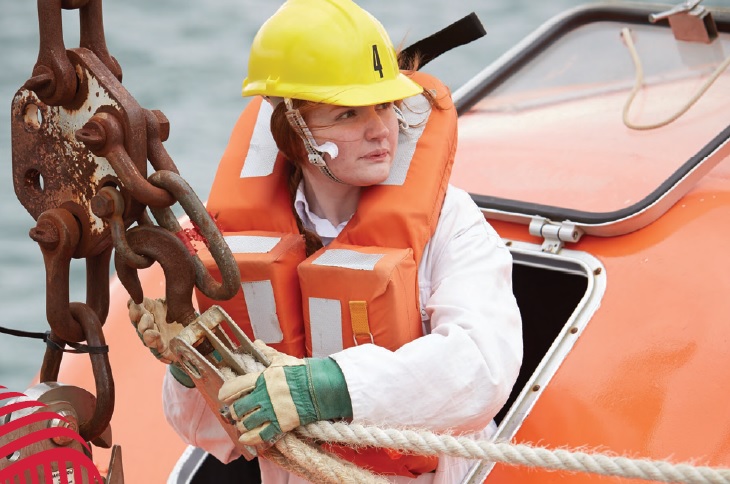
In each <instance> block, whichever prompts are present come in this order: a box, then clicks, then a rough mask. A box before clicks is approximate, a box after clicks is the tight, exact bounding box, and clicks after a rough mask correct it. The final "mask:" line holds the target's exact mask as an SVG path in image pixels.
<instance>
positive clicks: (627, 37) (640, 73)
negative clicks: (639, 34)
mask: <svg viewBox="0 0 730 484" xmlns="http://www.w3.org/2000/svg"><path fill="white" fill-rule="evenodd" d="M621 37H622V38H623V39H624V42H626V47H627V48H628V49H629V53H630V54H631V59H632V60H633V61H634V67H635V68H636V80H635V82H634V88H633V89H632V90H631V94H629V97H628V99H626V104H624V110H623V121H624V124H625V125H626V126H627V127H628V128H631V129H636V130H648V129H655V128H660V127H662V126H666V125H668V124H669V123H671V122H673V121H675V120H676V119H677V118H679V117H680V116H682V115H683V114H684V113H686V112H687V111H688V110H689V108H691V107H692V106H693V105H694V104H695V103H696V102H697V101H698V100H699V99H700V98H701V97H702V96H703V95H704V94H705V92H707V90H708V89H709V88H710V86H711V85H712V84H713V83H714V82H715V81H716V80H717V78H718V77H720V75H721V74H722V73H723V72H724V71H725V69H727V67H728V66H730V57H728V58H727V59H725V60H724V61H723V62H722V63H720V65H719V66H717V68H716V69H715V71H714V72H713V73H712V75H711V76H710V77H709V78H708V79H707V80H706V81H705V82H704V83H703V84H702V86H701V87H700V89H699V90H698V91H697V92H696V93H695V94H694V96H692V97H691V98H690V100H689V101H687V102H686V103H685V104H684V106H682V107H681V108H680V109H679V110H678V111H677V112H676V113H674V114H672V115H671V116H669V117H668V118H666V119H664V120H662V121H658V122H656V123H649V124H636V123H633V122H632V121H630V120H629V111H630V110H631V105H632V104H633V102H634V98H635V97H636V94H637V93H638V92H639V91H640V90H641V87H642V86H643V84H644V68H643V66H642V64H641V59H640V58H639V54H638V52H637V51H636V46H635V45H634V40H633V38H632V37H631V30H630V29H628V28H623V29H621Z"/></svg>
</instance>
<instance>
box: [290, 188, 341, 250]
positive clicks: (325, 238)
mask: <svg viewBox="0 0 730 484" xmlns="http://www.w3.org/2000/svg"><path fill="white" fill-rule="evenodd" d="M294 210H296V212H297V215H299V218H300V219H301V220H302V225H304V228H305V229H307V230H311V231H312V232H314V233H316V234H317V235H319V237H320V238H321V239H322V243H323V244H324V245H328V244H329V243H330V242H332V240H333V239H334V238H335V237H337V236H338V235H340V232H342V229H344V228H345V226H346V225H347V222H349V220H345V221H344V222H342V223H341V224H339V225H337V226H334V225H333V224H332V222H330V221H329V220H327V219H326V218H322V217H320V216H319V215H317V214H316V213H314V212H312V210H311V209H310V208H309V202H307V198H306V197H305V196H304V182H303V181H302V182H300V183H299V186H298V187H297V193H296V196H295V197H294Z"/></svg>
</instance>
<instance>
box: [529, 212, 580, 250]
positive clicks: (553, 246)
mask: <svg viewBox="0 0 730 484" xmlns="http://www.w3.org/2000/svg"><path fill="white" fill-rule="evenodd" d="M530 235H534V236H537V237H542V238H543V239H544V241H543V243H542V247H541V248H540V250H542V251H543V252H550V253H552V254H557V253H558V252H560V249H562V248H563V246H564V245H565V243H566V242H573V243H575V242H578V241H579V240H580V238H581V237H582V236H583V230H581V228H580V227H577V226H576V225H575V224H574V223H572V222H567V221H563V222H552V221H550V220H548V219H546V218H542V217H534V218H533V219H532V220H530Z"/></svg>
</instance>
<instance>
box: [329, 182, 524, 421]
mask: <svg viewBox="0 0 730 484" xmlns="http://www.w3.org/2000/svg"><path fill="white" fill-rule="evenodd" d="M419 285H420V289H421V299H422V306H423V308H424V310H425V312H426V316H427V318H428V319H430V327H431V332H430V334H427V335H425V336H423V337H420V338H418V339H417V340H415V341H413V342H411V343H408V344H406V345H404V346H403V347H401V348H400V349H398V350H397V351H395V352H391V351H389V350H387V349H384V348H380V347H376V346H374V345H362V346H358V347H355V348H349V349H346V350H344V351H342V352H339V353H336V354H334V355H332V358H334V359H335V360H336V361H337V363H338V364H339V365H340V367H341V368H342V371H343V373H344V375H345V379H346V380H347V385H348V389H349V391H350V396H351V399H352V406H353V415H354V420H355V421H359V422H363V423H365V422H367V423H373V424H385V425H395V426H415V427H424V428H429V429H432V430H436V431H444V430H447V429H448V430H456V431H467V432H469V431H477V430H481V429H483V428H484V427H486V426H487V425H488V424H489V422H490V421H491V420H492V418H493V417H494V416H495V415H496V413H497V412H498V411H499V409H500V408H501V407H502V406H503V405H504V403H505V401H506V400H507V398H508V396H509V394H510V391H511V388H512V385H513V384H514V382H515V380H516V378H517V375H518V373H519V368H520V364H521V361H522V326H521V319H520V313H519V309H518V307H517V303H516V301H515V298H514V296H513V294H512V257H511V255H510V253H509V251H508V250H507V248H506V247H505V246H504V244H503V243H502V241H501V239H500V238H499V236H498V235H497V233H496V232H495V231H494V229H492V228H491V226H489V224H487V222H486V221H485V220H484V217H483V215H482V214H481V212H480V211H479V209H478V208H477V207H476V205H474V203H473V201H472V200H471V199H470V198H469V195H468V194H467V193H465V192H464V191H462V190H459V189H456V188H453V187H449V190H448V191H447V195H446V198H445V200H444V206H443V209H442V212H441V216H440V218H439V223H438V226H437V228H436V232H435V233H434V236H433V237H432V239H431V241H430V242H429V245H428V247H427V250H426V252H425V253H424V258H423V260H422V261H421V264H420V268H419Z"/></svg>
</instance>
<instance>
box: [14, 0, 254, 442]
mask: <svg viewBox="0 0 730 484" xmlns="http://www.w3.org/2000/svg"><path fill="white" fill-rule="evenodd" d="M62 9H67V10H76V9H78V10H79V16H80V29H81V36H80V46H79V47H78V48H75V49H69V50H66V48H65V45H64V41H63V35H62V25H61V24H62V22H61V10H62ZM38 19H39V29H40V49H39V54H38V60H37V62H36V64H35V66H34V68H33V72H32V75H31V78H30V79H28V81H27V82H26V83H25V84H24V86H23V87H22V88H21V89H20V90H18V92H17V93H16V95H15V97H14V99H13V102H12V114H11V132H12V159H13V163H12V164H13V184H14V186H15V192H16V194H17V197H18V200H19V201H20V202H21V204H22V205H23V206H24V207H25V208H26V210H28V212H29V213H30V214H31V215H32V216H33V218H34V219H35V220H36V226H35V227H34V228H32V229H31V230H30V234H29V235H30V237H31V238H32V239H33V240H35V241H36V242H37V243H38V245H39V247H40V249H41V252H42V253H43V259H44V264H45V268H46V314H47V319H48V323H49V326H50V328H51V332H50V337H49V340H50V342H52V343H54V344H50V343H49V346H48V348H47V351H46V354H45V356H44V360H43V364H42V367H41V381H42V382H44V381H55V380H56V378H57V376H58V370H59V367H60V362H61V358H62V355H63V351H62V348H63V347H64V346H65V345H66V344H67V343H68V344H73V343H77V342H81V341H87V342H88V344H89V348H91V350H92V351H90V353H91V354H90V357H91V360H92V368H93V372H94V378H95V382H96V392H97V394H96V398H97V401H96V409H95V411H94V414H93V417H92V418H91V419H90V420H89V421H87V422H81V423H80V433H81V435H82V437H84V438H85V439H86V440H88V441H93V440H94V439H97V438H98V437H99V436H100V435H102V433H103V432H104V431H105V430H106V429H107V427H108V424H109V421H110V420H111V415H112V412H113V408H114V382H113V379H112V373H111V368H110V365H109V359H108V353H107V351H106V345H105V340H104V334H103V330H102V326H103V324H104V322H105V320H106V317H107V314H108V311H109V280H108V274H109V263H110V259H111V253H112V249H114V261H115V268H116V270H117V274H118V276H119V279H120V281H121V282H122V284H123V285H124V286H125V288H126V289H127V291H128V292H129V294H130V296H131V297H132V299H133V300H134V301H135V302H137V303H141V302H142V299H143V293H142V287H141V285H140V283H139V278H138V277H137V270H138V269H142V268H146V267H149V266H151V265H152V264H154V263H155V262H157V263H159V264H160V265H161V266H162V269H163V271H164V275H165V281H166V289H165V290H166V298H167V303H168V313H167V314H168V320H169V321H177V322H180V323H182V324H183V325H185V324H187V323H189V322H190V321H192V320H193V319H194V318H195V309H194V307H193V305H192V292H193V289H194V287H195V286H197V287H198V288H199V289H200V290H201V291H202V292H203V293H204V294H206V295H207V296H208V297H211V298H213V299H217V300H225V299H230V298H231V297H233V296H234V295H235V294H236V293H237V292H238V290H239V284H240V283H239V281H240V278H239V273H238V267H237V265H236V263H235V261H234V259H233V256H232V254H231V252H230V249H229V248H228V246H227V244H226V243H225V241H224V240H223V237H222V235H221V234H220V231H219V230H218V228H217V227H216V224H215V221H214V220H213V219H212V218H211V217H210V215H209V214H208V213H207V211H206V210H205V207H204V206H203V204H202V202H201V201H200V199H199V198H198V197H197V195H196V194H195V193H194V191H193V190H192V189H191V188H190V186H189V185H188V183H187V182H186V181H185V180H184V179H183V178H182V177H181V176H180V175H179V172H178V170H177V168H176V166H175V163H174V162H173V160H172V159H171V157H170V156H169V154H168V153H167V150H166V149H165V147H164V146H163V142H164V141H165V140H166V139H167V137H168V135H169V122H168V121H167V119H166V118H165V116H164V115H163V114H162V113H161V112H160V111H153V110H147V109H144V108H142V107H141V106H139V104H138V103H137V101H136V100H135V99H134V97H132V95H131V94H130V93H129V92H127V90H126V89H125V88H124V87H123V86H122V84H121V79H122V70H121V68H120V66H119V63H118V62H117V61H116V59H114V57H112V56H111V55H110V54H109V52H108V51H107V47H106V42H105V39H104V28H103V20H102V7H101V0H38ZM148 160H149V163H150V164H151V165H152V167H153V168H154V170H155V171H154V172H153V173H152V174H150V175H149V176H148V174H147V162H148ZM175 203H179V204H180V205H181V206H182V208H183V210H184V211H185V213H186V214H187V215H188V217H189V219H190V221H191V222H192V223H193V225H194V226H195V227H197V228H198V230H199V231H200V234H202V238H203V240H204V241H205V243H206V245H207V246H208V248H209V250H210V252H211V254H212V255H213V257H214V259H215V261H216V263H217V264H218V266H219V269H220V271H221V274H222V282H218V281H217V280H215V279H214V278H213V277H212V276H211V274H210V273H209V272H208V271H207V269H206V268H205V267H204V266H203V264H202V262H201V261H200V259H199V258H198V257H197V256H196V255H195V250H194V249H193V246H192V244H191V243H189V240H187V239H186V237H185V234H186V233H187V231H186V230H183V229H182V228H181V227H180V224H179V223H178V221H177V218H176V217H175V216H174V214H173V212H172V210H171V208H170V207H171V206H172V205H174V204H175ZM147 208H149V209H150V211H151V213H152V215H153V217H154V219H155V220H156V222H157V225H156V224H155V223H154V222H153V221H152V218H151V217H150V216H149V214H148V212H147ZM74 258H75V259H86V273H87V277H86V287H87V293H86V302H85V303H79V302H71V301H70V300H69V266H70V262H71V259H74Z"/></svg>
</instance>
